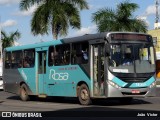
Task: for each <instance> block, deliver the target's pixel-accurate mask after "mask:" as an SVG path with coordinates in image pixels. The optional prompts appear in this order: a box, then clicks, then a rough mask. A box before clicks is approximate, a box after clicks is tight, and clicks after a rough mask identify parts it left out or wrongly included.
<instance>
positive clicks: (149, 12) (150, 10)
mask: <svg viewBox="0 0 160 120" xmlns="http://www.w3.org/2000/svg"><path fill="white" fill-rule="evenodd" d="M155 13H156V7H155V5H150V6H148V7H147V9H146V11H145V15H146V16H148V15H153V14H155Z"/></svg>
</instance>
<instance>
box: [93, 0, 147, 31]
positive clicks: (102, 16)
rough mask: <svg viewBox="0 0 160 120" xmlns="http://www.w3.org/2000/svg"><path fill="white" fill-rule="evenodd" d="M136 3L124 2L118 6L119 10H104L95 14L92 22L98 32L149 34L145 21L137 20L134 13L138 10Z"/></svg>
mask: <svg viewBox="0 0 160 120" xmlns="http://www.w3.org/2000/svg"><path fill="white" fill-rule="evenodd" d="M138 8H139V6H138V5H137V4H136V3H129V2H128V1H124V2H122V3H120V4H118V5H117V9H116V10H114V9H111V8H102V9H99V10H98V11H97V12H95V13H93V16H92V21H93V22H95V23H96V24H97V27H98V31H99V32H104V31H130V32H147V25H146V23H145V22H144V21H143V20H140V19H136V18H135V17H134V16H133V12H134V11H135V10H136V9H138Z"/></svg>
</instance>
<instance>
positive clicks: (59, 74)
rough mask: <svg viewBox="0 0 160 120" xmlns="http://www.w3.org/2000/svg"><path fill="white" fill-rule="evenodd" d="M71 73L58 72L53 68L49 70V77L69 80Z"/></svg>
mask: <svg viewBox="0 0 160 120" xmlns="http://www.w3.org/2000/svg"><path fill="white" fill-rule="evenodd" d="M68 78H69V74H68V73H67V72H56V71H55V70H54V69H51V70H50V72H49V79H53V80H68Z"/></svg>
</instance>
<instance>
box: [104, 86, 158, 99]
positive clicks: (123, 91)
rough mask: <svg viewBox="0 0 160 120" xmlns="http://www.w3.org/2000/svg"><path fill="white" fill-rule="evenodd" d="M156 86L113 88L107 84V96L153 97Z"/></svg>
mask: <svg viewBox="0 0 160 120" xmlns="http://www.w3.org/2000/svg"><path fill="white" fill-rule="evenodd" d="M154 96H156V86H154V87H152V88H115V87H113V86H111V85H109V86H108V95H107V97H154Z"/></svg>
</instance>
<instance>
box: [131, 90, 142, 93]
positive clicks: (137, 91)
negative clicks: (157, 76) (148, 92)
mask: <svg viewBox="0 0 160 120" xmlns="http://www.w3.org/2000/svg"><path fill="white" fill-rule="evenodd" d="M132 93H140V91H139V90H132Z"/></svg>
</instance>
